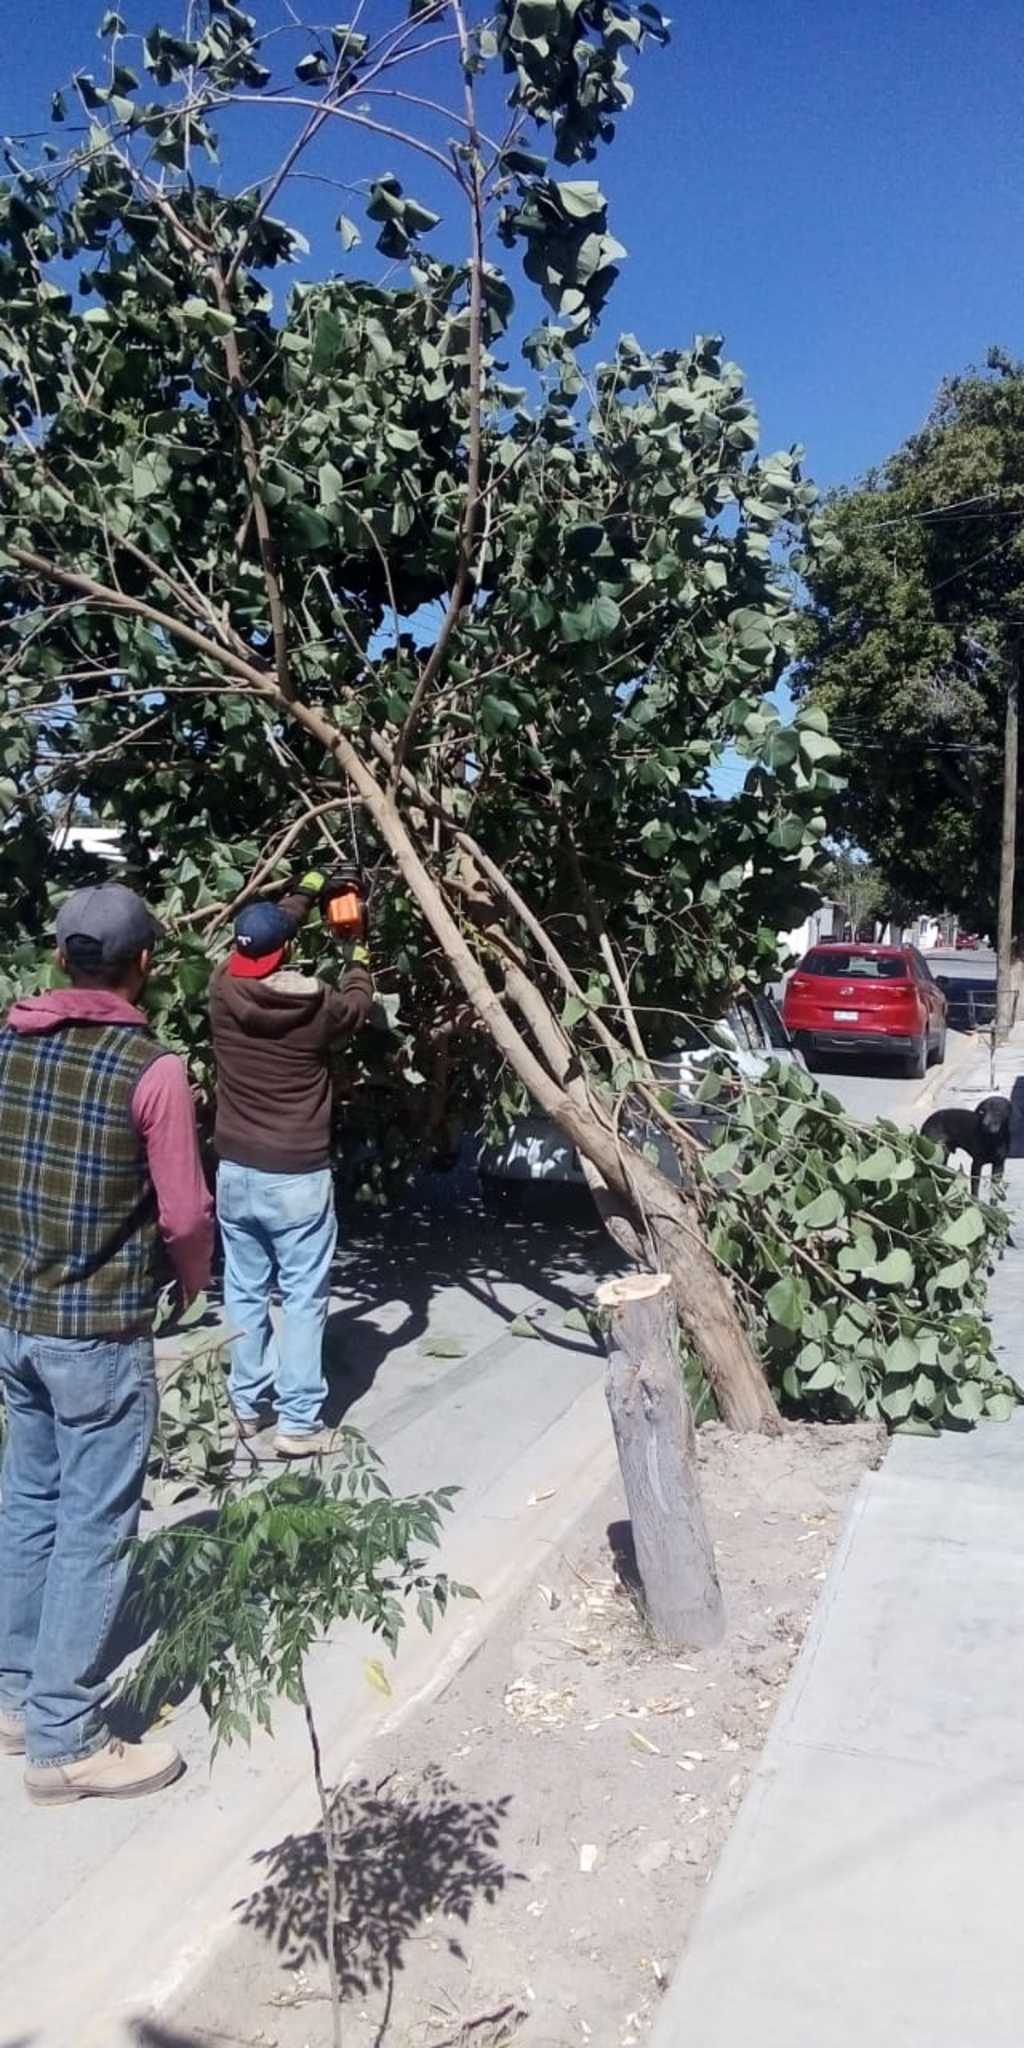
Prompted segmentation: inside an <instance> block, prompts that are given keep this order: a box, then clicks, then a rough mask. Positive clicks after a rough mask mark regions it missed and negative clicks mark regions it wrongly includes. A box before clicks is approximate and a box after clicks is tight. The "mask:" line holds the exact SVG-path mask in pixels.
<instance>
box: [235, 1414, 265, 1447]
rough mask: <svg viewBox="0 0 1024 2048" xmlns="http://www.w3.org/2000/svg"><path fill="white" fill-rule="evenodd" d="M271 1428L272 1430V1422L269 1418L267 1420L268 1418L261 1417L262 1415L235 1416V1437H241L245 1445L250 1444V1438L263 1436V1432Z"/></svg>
mask: <svg viewBox="0 0 1024 2048" xmlns="http://www.w3.org/2000/svg"><path fill="white" fill-rule="evenodd" d="M269 1428H270V1422H269V1419H268V1418H267V1417H266V1416H260V1415H236V1416H235V1435H236V1436H237V1437H240V1438H241V1441H242V1442H243V1443H248V1441H249V1438H250V1437H252V1436H262V1434H263V1431H264V1430H265V1429H269Z"/></svg>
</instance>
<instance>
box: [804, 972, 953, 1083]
mask: <svg viewBox="0 0 1024 2048" xmlns="http://www.w3.org/2000/svg"><path fill="white" fill-rule="evenodd" d="M782 1014H783V1017H784V1019H785V1022H786V1028H787V1030H788V1031H789V1032H790V1033H791V1035H792V1037H793V1038H794V1039H795V1040H796V1043H797V1045H799V1046H800V1047H802V1049H803V1051H804V1053H805V1054H806V1056H807V1062H808V1065H810V1066H813V1065H814V1064H815V1063H816V1062H817V1061H818V1060H819V1059H820V1056H821V1055H822V1054H823V1053H830V1052H831V1053H837V1052H838V1053H858V1052H861V1053H872V1054H874V1055H875V1056H876V1057H877V1056H878V1055H879V1054H881V1055H883V1056H885V1055H888V1054H892V1055H893V1057H894V1058H899V1059H901V1060H903V1062H904V1064H905V1067H906V1071H907V1073H908V1074H913V1075H922V1074H923V1073H924V1071H925V1068H926V1066H930V1065H931V1064H932V1063H935V1064H937V1065H939V1066H941V1065H942V1062H943V1060H944V1059H945V1057H946V1029H947V1009H946V998H945V996H944V995H943V992H942V990H941V989H940V987H939V985H938V983H937V982H936V980H935V978H934V976H933V975H932V972H931V969H930V968H929V966H928V963H927V961H926V960H925V959H924V956H923V955H922V954H921V953H919V952H918V950H917V947H916V946H864V945H841V946H839V945H820V946H812V948H811V950H810V952H809V953H805V954H804V957H803V959H802V960H801V962H800V965H799V967H798V968H797V969H796V971H795V973H794V974H793V975H792V976H791V977H790V980H789V984H788V987H787V989H786V994H785V998H784V1001H783V1006H782Z"/></svg>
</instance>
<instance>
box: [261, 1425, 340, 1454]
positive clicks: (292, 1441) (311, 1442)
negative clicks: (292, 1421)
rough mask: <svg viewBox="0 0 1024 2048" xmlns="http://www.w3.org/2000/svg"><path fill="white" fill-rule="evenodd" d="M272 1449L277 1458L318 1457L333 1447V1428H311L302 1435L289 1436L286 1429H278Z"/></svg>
mask: <svg viewBox="0 0 1024 2048" xmlns="http://www.w3.org/2000/svg"><path fill="white" fill-rule="evenodd" d="M274 1449H275V1451H276V1452H277V1455H278V1457H279V1458H320V1457H323V1455H324V1453H325V1452H326V1451H333V1450H334V1449H335V1432H334V1430H333V1429H311V1430H309V1431H308V1432H307V1433H306V1434H305V1435H303V1436H290V1435H289V1433H288V1431H287V1430H284V1429H279V1430H278V1432H277V1435H276V1436H275V1438H274Z"/></svg>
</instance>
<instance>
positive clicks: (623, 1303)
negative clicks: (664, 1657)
mask: <svg viewBox="0 0 1024 2048" xmlns="http://www.w3.org/2000/svg"><path fill="white" fill-rule="evenodd" d="M597 1303H598V1307H599V1308H601V1309H603V1310H604V1312H605V1314H606V1315H607V1317H608V1328H607V1332H606V1336H605V1349H606V1352H607V1356H608V1371H607V1374H606V1377H605V1394H606V1396H607V1400H608V1407H609V1409H610V1411H611V1418H612V1428H613V1429H614V1431H615V1443H616V1447H617V1449H618V1453H619V1464H620V1466H621V1468H622V1478H623V1483H624V1485H625V1489H626V1503H627V1506H628V1508H629V1516H630V1521H631V1523H632V1525H633V1544H634V1548H635V1550H636V1561H637V1567H638V1570H639V1573H640V1579H641V1583H642V1585H643V1590H644V1602H645V1605H646V1608H647V1614H648V1617H649V1620H650V1623H651V1627H652V1629H653V1630H654V1633H655V1635H656V1636H657V1639H658V1641H659V1643H662V1644H664V1645H665V1647H666V1648H667V1649H673V1650H678V1649H686V1648H689V1647H691V1646H697V1647H702V1648H708V1647H710V1645H711V1644H713V1643H717V1642H720V1641H721V1638H722V1635H723V1633H724V1630H725V1610H724V1608H723V1605H722V1590H721V1587H720V1585H719V1583H718V1573H717V1570H716V1568H715V1554H714V1550H713V1549H712V1545H711V1538H710V1536H709V1535H708V1529H707V1523H706V1522H705V1520H704V1509H703V1506H702V1504H701V1497H700V1486H699V1483H698V1478H697V1456H696V1433H695V1430H694V1426H693V1414H692V1411H691V1409H690V1403H689V1401H688V1399H687V1396H686V1389H685V1387H684V1385H683V1375H682V1371H681V1369H680V1365H679V1355H678V1350H677V1345H676V1315H675V1308H674V1304H673V1296H672V1280H671V1277H670V1275H669V1274H668V1273H632V1274H626V1275H624V1276H622V1277H621V1278H619V1279H616V1280H606V1281H605V1282H604V1284H603V1285H602V1286H601V1287H599V1288H598V1290H597Z"/></svg>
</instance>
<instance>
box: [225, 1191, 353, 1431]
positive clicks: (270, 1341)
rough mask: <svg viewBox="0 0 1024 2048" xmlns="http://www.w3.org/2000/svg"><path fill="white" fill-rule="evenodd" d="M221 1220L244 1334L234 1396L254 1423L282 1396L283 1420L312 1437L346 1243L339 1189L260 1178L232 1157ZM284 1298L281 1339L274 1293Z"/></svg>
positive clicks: (231, 1323) (229, 1293)
mask: <svg viewBox="0 0 1024 2048" xmlns="http://www.w3.org/2000/svg"><path fill="white" fill-rule="evenodd" d="M217 1220H218V1222H219V1224H220V1230H221V1237H222V1238H223V1241H224V1308H225V1312H226V1314H227V1318H228V1327H229V1329H231V1330H237V1331H238V1332H239V1334H238V1336H236V1337H235V1339H234V1342H233V1343H232V1346H231V1380H230V1388H231V1399H232V1402H233V1404H234V1409H235V1413H236V1415H238V1416H239V1417H240V1418H241V1419H242V1420H243V1421H248V1420H250V1419H251V1418H252V1417H254V1416H255V1415H256V1412H257V1410H258V1409H259V1408H260V1406H261V1405H262V1404H263V1403H264V1402H265V1401H267V1400H268V1399H269V1397H270V1396H271V1395H272V1394H273V1393H275V1392H276V1395H277V1411H278V1422H279V1424H280V1427H281V1428H282V1429H283V1430H286V1431H287V1432H288V1435H289V1436H309V1435H310V1434H311V1433H312V1432H313V1431H314V1430H315V1429H316V1428H318V1426H319V1423H320V1412H321V1409H322V1408H323V1404H324V1400H325V1397H326V1394H327V1383H326V1381H325V1379H324V1376H323V1358H322V1354H323V1339H324V1324H325V1323H326V1321H327V1310H328V1307H329V1305H330V1299H331V1264H332V1261H333V1258H334V1248H335V1245H336V1244H337V1241H338V1220H337V1217H336V1215H335V1211H334V1182H333V1180H332V1178H331V1175H330V1173H329V1172H328V1171H327V1169H326V1168H325V1169H324V1171H323V1172H322V1173H260V1172H258V1171H257V1169H256V1168H255V1167H253V1166H236V1165H235V1163H234V1161H233V1160H231V1159H223V1160H222V1161H221V1163H220V1166H219V1168H218V1170H217ZM275 1280H276V1282H277V1285H278V1287H279V1289H280V1293H281V1326H280V1330H279V1332H278V1334H277V1335H276V1336H275V1334H274V1330H273V1327H272V1324H271V1320H270V1295H271V1290H272V1288H273V1286H274V1283H275Z"/></svg>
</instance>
